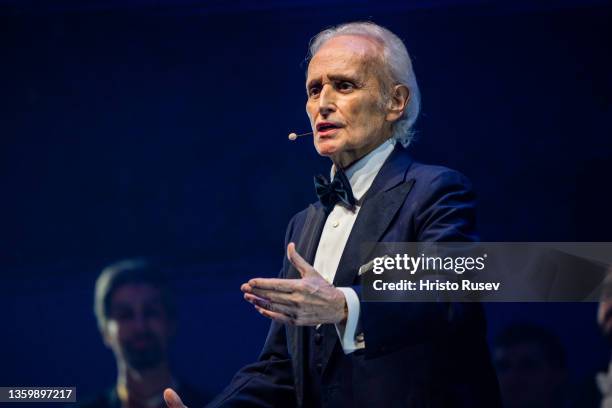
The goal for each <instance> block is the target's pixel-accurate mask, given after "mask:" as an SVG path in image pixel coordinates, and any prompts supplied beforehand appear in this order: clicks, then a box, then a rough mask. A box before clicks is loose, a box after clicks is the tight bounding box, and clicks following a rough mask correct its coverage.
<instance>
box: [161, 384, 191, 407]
mask: <svg viewBox="0 0 612 408" xmlns="http://www.w3.org/2000/svg"><path fill="white" fill-rule="evenodd" d="M164 400H165V401H166V405H167V406H168V408H187V407H186V406H185V405H184V404H183V401H181V398H180V397H179V396H178V394H177V393H176V392H174V390H173V389H172V388H166V389H165V390H164Z"/></svg>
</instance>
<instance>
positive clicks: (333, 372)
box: [209, 144, 500, 408]
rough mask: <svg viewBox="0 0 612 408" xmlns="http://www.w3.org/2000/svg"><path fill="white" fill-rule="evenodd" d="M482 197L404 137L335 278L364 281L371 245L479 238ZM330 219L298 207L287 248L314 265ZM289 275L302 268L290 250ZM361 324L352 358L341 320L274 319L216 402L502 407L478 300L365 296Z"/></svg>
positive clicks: (366, 202)
mask: <svg viewBox="0 0 612 408" xmlns="http://www.w3.org/2000/svg"><path fill="white" fill-rule="evenodd" d="M474 201H475V198H474V194H473V192H472V190H471V188H470V185H469V181H468V180H467V179H466V178H465V177H464V176H463V175H461V174H460V173H458V172H456V171H453V170H450V169H447V168H444V167H438V166H427V165H423V164H420V163H416V162H414V161H413V160H412V159H411V158H410V156H409V155H408V153H407V152H406V151H405V149H404V148H402V147H401V146H399V144H398V145H397V146H396V148H395V149H394V151H393V152H392V154H391V155H390V156H389V158H388V159H387V161H386V162H385V164H384V165H383V167H382V168H381V170H380V172H379V173H378V175H377V176H376V178H375V180H374V182H373V184H372V186H371V187H370V189H369V190H368V192H367V193H366V195H365V197H364V199H363V203H362V208H361V209H360V211H359V214H358V216H357V220H356V221H355V224H354V226H353V229H352V231H351V234H350V236H349V239H348V242H347V244H346V247H345V249H344V252H343V254H342V257H341V260H340V264H339V267H338V270H337V272H336V276H335V279H334V285H335V286H339V287H342V286H354V285H357V284H358V283H359V280H358V276H357V275H358V269H359V267H360V266H361V265H363V264H365V263H367V262H368V261H369V260H370V259H369V258H368V254H364V253H363V251H362V250H361V246H360V244H361V243H363V242H414V241H430V242H434V241H474V240H477V235H476V232H475V212H474V204H475V202H474ZM325 218H326V216H325V213H324V211H323V208H322V206H321V205H320V204H319V203H316V204H312V205H310V206H309V207H308V208H307V209H305V210H304V211H302V212H300V213H298V214H296V215H295V216H294V217H293V219H292V220H291V222H290V223H289V226H288V228H287V234H286V237H285V247H286V245H287V244H288V243H289V242H295V243H296V246H297V250H298V252H299V253H300V254H301V255H302V256H303V257H304V258H305V259H306V260H307V261H308V262H309V263H311V264H312V262H313V261H314V257H315V253H316V250H317V246H318V242H319V239H320V236H321V231H322V229H323V225H324V223H325ZM280 276H281V277H286V278H299V276H300V275H299V273H298V271H297V270H295V268H293V266H292V265H291V263H289V262H288V261H287V259H286V257H285V258H284V262H283V267H282V270H281V273H280ZM360 326H361V328H362V329H363V333H364V335H365V344H366V348H365V349H364V350H360V351H357V352H355V353H351V354H348V355H345V354H344V352H343V351H342V347H341V345H340V341H339V339H338V335H337V334H336V332H335V328H334V326H333V325H322V326H321V327H320V328H319V329H318V330H317V329H315V328H313V327H296V326H291V325H283V324H279V323H276V322H272V323H271V325H270V330H269V333H268V337H267V339H266V342H265V345H264V347H263V350H262V352H261V355H260V357H259V361H257V362H256V363H254V364H251V365H248V366H246V367H244V368H243V369H241V370H240V371H239V372H238V373H237V374H236V376H235V377H234V379H233V380H232V382H231V384H230V385H229V386H228V387H227V388H226V389H225V391H224V392H223V393H222V394H221V395H219V396H218V397H217V398H216V399H215V400H214V401H213V402H212V403H211V404H210V405H209V406H215V407H216V406H223V407H247V406H249V407H251V406H252V407H255V406H258V407H292V406H307V407H309V406H313V407H318V406H326V407H373V406H376V407H444V408H449V407H470V408H474V407H487V408H492V407H497V406H499V405H500V402H499V393H498V388H497V379H496V377H495V373H494V371H493V369H492V366H491V364H490V359H489V352H488V348H487V345H486V342H485V321H484V317H483V312H482V308H481V306H480V305H479V304H474V303H461V304H449V303H384V302H361V312H360Z"/></svg>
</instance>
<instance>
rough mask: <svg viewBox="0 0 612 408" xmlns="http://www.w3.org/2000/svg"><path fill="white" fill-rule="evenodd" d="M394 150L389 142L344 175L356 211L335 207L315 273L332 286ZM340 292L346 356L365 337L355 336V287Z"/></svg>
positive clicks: (340, 330)
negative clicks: (365, 199) (357, 223)
mask: <svg viewBox="0 0 612 408" xmlns="http://www.w3.org/2000/svg"><path fill="white" fill-rule="evenodd" d="M393 148H394V143H393V142H392V141H391V140H387V141H386V142H384V143H383V144H381V145H380V146H378V147H377V148H376V149H374V150H373V151H371V152H370V153H368V154H367V155H366V156H364V157H362V158H361V159H359V161H357V162H356V163H354V164H353V165H351V166H350V167H349V168H348V169H347V170H346V172H345V173H346V177H347V178H348V180H349V182H350V184H351V188H352V190H353V195H354V196H355V200H357V205H356V206H355V210H354V211H351V210H349V209H348V208H346V207H344V206H342V205H338V204H337V205H336V206H335V207H334V208H333V210H332V211H331V213H330V214H329V216H328V217H327V220H326V221H325V226H324V227H323V232H322V233H321V240H320V241H319V246H318V247H317V253H316V255H315V259H314V265H313V266H314V268H315V270H316V271H317V272H319V273H320V274H321V275H322V276H323V277H324V278H325V280H327V281H328V282H329V283H333V281H334V277H335V276H336V271H337V269H338V265H339V264H340V257H341V256H342V253H343V252H344V247H345V246H346V242H347V241H348V238H349V235H350V234H351V230H352V229H353V225H354V224H355V220H356V219H357V214H359V210H360V208H361V202H360V200H361V199H362V198H363V196H364V195H365V193H366V192H367V191H368V189H369V188H370V186H371V185H372V182H373V181H374V178H375V177H376V175H377V174H378V172H379V171H380V168H381V167H382V165H383V164H384V162H385V160H387V157H389V155H390V154H391V152H392V151H393ZM335 173H336V168H335V167H334V166H332V169H331V176H330V177H331V178H332V179H333V176H334V174H335ZM338 289H339V290H341V291H342V293H343V294H344V297H345V299H346V304H347V308H348V317H347V320H346V324H342V325H340V324H337V325H336V331H337V332H338V336H339V338H340V343H341V344H342V349H343V350H344V353H345V354H349V353H352V352H353V351H355V350H359V349H362V348H364V347H365V341H364V338H363V336H362V335H359V336H356V333H355V331H356V329H357V322H358V321H359V313H360V306H359V298H358V297H357V294H356V293H355V291H354V290H353V289H352V288H338Z"/></svg>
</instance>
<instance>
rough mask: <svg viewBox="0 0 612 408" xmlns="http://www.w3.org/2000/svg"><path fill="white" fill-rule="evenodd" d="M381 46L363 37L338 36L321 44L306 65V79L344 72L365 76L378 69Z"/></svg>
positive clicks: (380, 60) (380, 58)
mask: <svg viewBox="0 0 612 408" xmlns="http://www.w3.org/2000/svg"><path fill="white" fill-rule="evenodd" d="M381 62H382V45H381V44H380V43H378V42H377V41H376V40H375V39H373V38H371V37H368V36H364V35H339V36H337V37H333V38H331V39H330V40H328V41H326V42H325V43H323V45H322V46H321V48H319V50H318V51H317V52H316V53H315V54H314V56H313V57H312V59H311V60H310V63H309V64H308V71H307V75H306V76H307V78H311V77H315V76H321V75H325V74H326V73H327V72H329V71H334V70H345V71H351V72H353V73H355V74H363V75H367V74H370V73H374V72H375V71H376V70H377V69H378V68H380V63H381Z"/></svg>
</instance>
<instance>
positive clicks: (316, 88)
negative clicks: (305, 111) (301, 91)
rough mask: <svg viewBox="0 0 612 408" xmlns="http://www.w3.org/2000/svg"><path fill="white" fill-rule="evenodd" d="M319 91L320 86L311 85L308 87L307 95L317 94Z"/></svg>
mask: <svg viewBox="0 0 612 408" xmlns="http://www.w3.org/2000/svg"><path fill="white" fill-rule="evenodd" d="M319 93H321V88H319V87H318V86H313V87H311V88H310V89H308V96H317V95H318V94H319Z"/></svg>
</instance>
